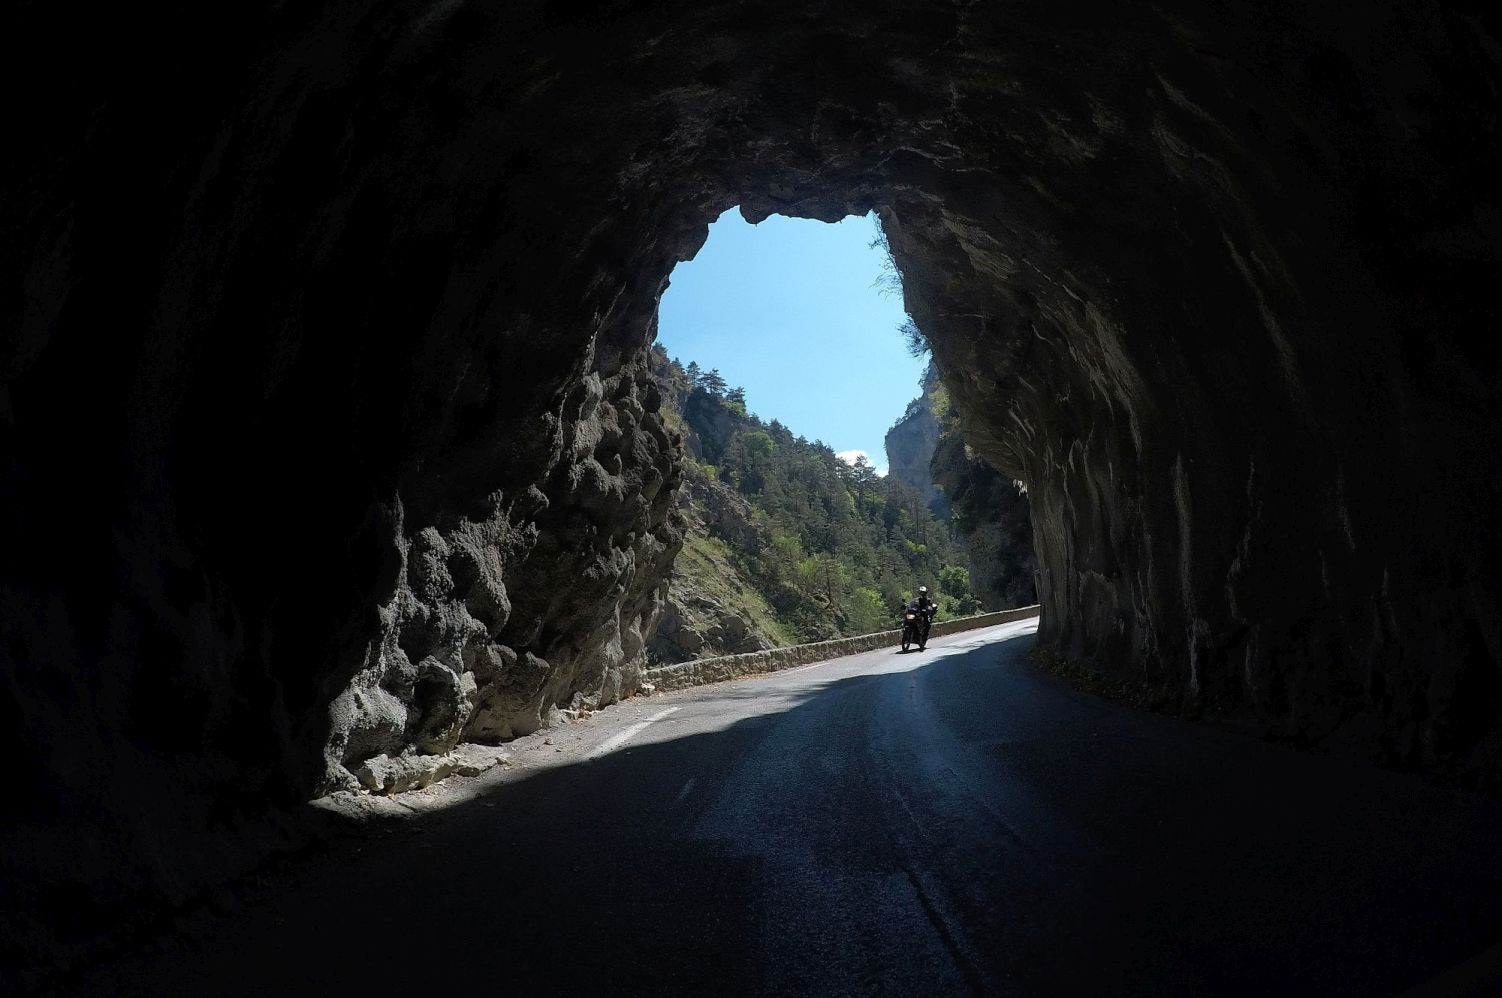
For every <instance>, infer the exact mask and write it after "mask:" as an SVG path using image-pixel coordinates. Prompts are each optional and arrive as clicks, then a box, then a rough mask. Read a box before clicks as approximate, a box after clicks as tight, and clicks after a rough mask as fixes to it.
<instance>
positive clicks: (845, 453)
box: [834, 450, 887, 478]
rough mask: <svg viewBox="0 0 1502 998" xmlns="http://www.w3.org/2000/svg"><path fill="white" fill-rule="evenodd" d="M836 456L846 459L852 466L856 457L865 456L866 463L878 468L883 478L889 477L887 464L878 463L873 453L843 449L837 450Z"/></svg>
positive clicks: (877, 471) (877, 470)
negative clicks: (874, 459)
mask: <svg viewBox="0 0 1502 998" xmlns="http://www.w3.org/2000/svg"><path fill="white" fill-rule="evenodd" d="M834 456H835V457H837V458H839V459H840V460H841V461H844V462H845V463H846V464H848V465H850V466H851V467H854V466H855V459H856V458H858V457H863V458H865V459H866V463H868V464H869V465H871V467H873V468H875V469H876V473H877V474H878V475H880V476H881V477H882V478H885V477H887V469H886V465H882V464H877V463H876V462H875V461H873V460H871V455H870V454H867V453H866V452H865V451H863V450H842V451H836V452H835V455H834Z"/></svg>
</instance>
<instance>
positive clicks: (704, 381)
mask: <svg viewBox="0 0 1502 998" xmlns="http://www.w3.org/2000/svg"><path fill="white" fill-rule="evenodd" d="M699 387H700V388H703V389H704V390H705V391H706V392H708V393H709V394H711V395H724V394H725V379H724V377H722V376H721V375H720V369H719V368H718V367H716V368H713V369H711V370H710V372H709V373H708V374H705V375H704V376H703V377H701V378H700V379H699Z"/></svg>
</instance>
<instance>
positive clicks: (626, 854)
mask: <svg viewBox="0 0 1502 998" xmlns="http://www.w3.org/2000/svg"><path fill="white" fill-rule="evenodd" d="M1029 644H1030V641H1018V640H1014V641H1010V642H1003V643H1000V644H996V645H990V646H986V647H980V648H975V649H972V650H968V651H963V652H958V653H950V654H948V655H945V656H943V657H935V658H933V659H932V660H930V661H927V662H925V663H923V664H921V665H919V666H917V667H915V668H913V669H908V670H902V671H894V672H890V673H883V674H874V675H863V676H857V677H851V678H843V679H839V680H837V681H832V682H827V683H821V682H813V683H811V684H810V685H809V686H808V687H807V688H806V689H804V690H801V691H791V692H789V691H784V692H782V693H779V694H778V695H780V696H784V697H786V698H787V703H786V704H785V705H784V706H783V707H782V709H777V710H771V711H764V712H762V713H759V714H756V715H753V716H749V717H746V718H744V719H741V720H739V721H736V722H735V723H733V724H731V725H730V726H728V727H726V728H725V729H724V730H720V731H716V732H714V733H711V734H696V735H690V736H687V737H681V738H673V739H668V740H664V741H656V742H651V743H648V744H640V745H634V744H629V743H628V745H627V746H626V747H625V748H624V749H621V750H618V751H616V752H614V753H611V754H609V755H607V756H605V757H603V758H600V759H597V760H594V761H591V762H583V763H579V764H575V765H569V766H561V767H558V768H554V769H549V770H545V771H542V772H539V773H538V774H536V775H533V776H530V777H528V778H525V779H519V780H516V781H513V782H510V783H507V784H505V785H502V786H500V787H498V788H497V789H496V790H495V791H494V792H492V793H488V794H486V795H485V796H482V797H479V798H477V799H474V800H472V801H470V802H468V803H465V804H463V805H461V806H458V807H455V808H453V809H451V810H448V811H445V812H442V813H438V814H433V815H428V816H425V817H421V818H411V819H406V820H400V821H398V820H383V821H380V820H378V821H373V822H371V823H370V824H369V825H368V826H366V827H363V828H360V829H358V830H347V832H348V834H346V835H344V836H342V837H340V838H338V839H336V840H334V842H333V843H332V845H331V846H330V848H328V849H327V851H325V852H323V853H322V854H321V855H317V856H314V857H308V858H305V859H303V860H300V861H296V862H292V863H289V864H284V865H283V866H282V868H281V869H279V870H278V871H276V872H274V873H272V874H269V875H268V877H269V879H267V880H266V881H265V882H263V883H262V884H261V885H259V886H252V885H244V886H243V888H242V890H241V891H240V893H239V894H238V895H237V896H236V897H235V898H234V899H232V900H230V901H229V902H227V903H225V904H223V905H221V907H222V908H225V909H226V910H222V911H220V912H217V913H211V912H205V913H201V914H200V915H198V916H195V917H194V918H190V919H185V920H182V921H181V922H180V923H179V925H178V926H177V928H176V930H175V931H173V932H170V933H168V934H166V935H164V936H162V937H161V938H159V939H157V940H155V941H154V942H153V943H152V944H151V945H149V946H147V947H144V948H142V949H141V950H139V951H137V952H135V953H132V954H129V955H126V956H124V957H122V958H121V959H119V960H118V961H117V962H115V963H113V964H112V965H110V966H107V967H99V968H95V969H93V970H91V971H89V972H87V973H84V974H82V975H79V976H76V977H74V978H73V979H72V980H70V981H68V982H67V983H66V984H64V985H63V986H62V987H61V988H60V993H67V994H75V993H77V994H103V993H110V994H168V993H175V994H194V993H196V994H216V995H252V994H254V995H271V994H276V995H303V994H330V993H342V992H373V993H381V994H387V993H396V992H399V991H408V990H410V991H412V992H413V993H427V992H432V991H444V992H455V991H457V992H460V993H464V992H476V993H478V992H481V991H482V990H483V991H485V992H494V991H502V990H504V991H507V992H512V993H526V994H539V995H695V996H702V995H709V994H714V995H739V994H769V993H786V994H793V993H810V994H811V993H819V994H883V993H892V994H896V993H899V991H901V992H904V993H913V992H912V988H914V987H920V988H925V986H924V982H928V983H929V984H934V983H935V982H939V983H942V982H946V981H948V982H950V983H958V985H959V986H962V987H963V988H965V989H968V990H969V991H972V992H984V993H1005V994H1034V993H1061V992H1073V993H1080V992H1081V991H1082V990H1084V991H1094V992H1095V993H1111V994H1123V993H1144V994H1145V993H1151V994H1189V993H1199V994H1205V993H1215V994H1251V993H1261V994H1269V993H1322V994H1375V993H1390V992H1392V991H1394V990H1400V989H1401V988H1403V987H1407V986H1409V985H1412V984H1414V983H1416V982H1418V981H1421V980H1423V979H1425V978H1427V977H1428V976H1430V975H1431V974H1434V973H1436V972H1438V971H1440V970H1441V969H1443V968H1445V967H1447V966H1449V965H1451V964H1454V963H1456V962H1458V961H1460V960H1463V959H1465V958H1466V957H1467V956H1469V955H1471V954H1472V953H1474V952H1476V951H1478V950H1480V949H1482V948H1484V947H1485V945H1487V944H1488V943H1490V942H1492V941H1494V940H1495V939H1496V938H1498V932H1499V928H1502V862H1499V843H1498V836H1497V834H1496V833H1497V831H1498V830H1499V829H1502V807H1499V805H1497V804H1496V803H1495V802H1491V801H1487V800H1483V799H1480V798H1476V797H1474V796H1471V795H1467V794H1463V793H1460V792H1455V791H1446V790H1439V789H1435V788H1432V787H1428V786H1425V785H1422V784H1420V783H1418V782H1417V781H1414V780H1410V779H1407V778H1404V777H1402V776H1398V775H1395V774H1391V773H1385V772H1379V771H1375V770H1371V769H1367V768H1364V767H1358V766H1354V765H1351V764H1348V763H1344V762H1341V761H1338V760H1332V759H1326V758H1320V757H1315V756H1310V755H1303V754H1297V753H1293V752H1290V751H1287V750H1284V749H1280V748H1277V747H1274V746H1270V745H1266V744H1263V743H1260V742H1255V741H1251V740H1248V739H1244V738H1241V737H1238V736H1234V735H1229V734H1226V733H1223V732H1217V731H1213V730H1210V729H1208V728H1205V727H1202V726H1195V725H1192V724H1187V723H1184V722H1181V721H1178V720H1175V719H1172V718H1165V717H1160V716H1156V715H1149V714H1139V713H1133V712H1130V711H1127V710H1125V709H1123V708H1120V707H1118V706H1115V705H1112V704H1108V703H1104V702H1102V701H1100V700H1097V699H1094V698H1092V697H1088V696H1085V695H1082V694H1080V693H1077V692H1075V691H1072V690H1069V689H1067V688H1065V687H1063V686H1062V685H1060V684H1058V683H1057V682H1056V681H1054V680H1053V679H1051V678H1050V677H1047V676H1045V675H1042V674H1040V673H1039V672H1037V671H1036V670H1034V669H1033V668H1032V667H1031V666H1029V665H1027V664H1026V663H1025V662H1024V661H1023V660H1022V656H1021V654H1020V651H1021V650H1022V649H1025V647H1027V646H1028V645H1029ZM706 695H708V696H713V697H716V698H719V699H720V700H722V701H724V702H726V703H733V702H738V701H744V702H747V703H751V702H756V701H757V697H758V690H757V684H756V683H737V684H726V685H723V686H721V687H717V688H713V689H712V690H708V691H706ZM800 878H801V879H800ZM908 920H911V923H912V924H913V925H914V926H917V928H915V929H913V930H912V931H911V932H909V931H908V929H907V928H905V926H907V925H908V924H909V921H908ZM894 926H899V927H904V928H902V931H901V932H896V931H895V930H894V929H893V927H894ZM927 926H934V927H935V928H934V929H933V930H930V929H928V928H927ZM929 935H932V936H933V938H932V939H929V938H928V936H929ZM941 936H953V937H954V938H952V939H951V938H940V937H941ZM935 954H937V955H935ZM946 954H947V956H946ZM946 959H952V960H953V962H954V963H955V965H956V966H958V967H959V970H960V971H962V972H961V973H956V972H955V970H954V968H953V967H949V968H946V967H944V966H941V964H942V963H943V962H944V960H946ZM925 961H927V962H925ZM935 961H937V962H935ZM930 963H932V965H930ZM946 974H948V975H950V976H949V977H946V976H945V975H946ZM419 989H421V990H420V992H419ZM923 993H940V992H937V991H934V990H931V989H926V988H925V990H924V992H923Z"/></svg>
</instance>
